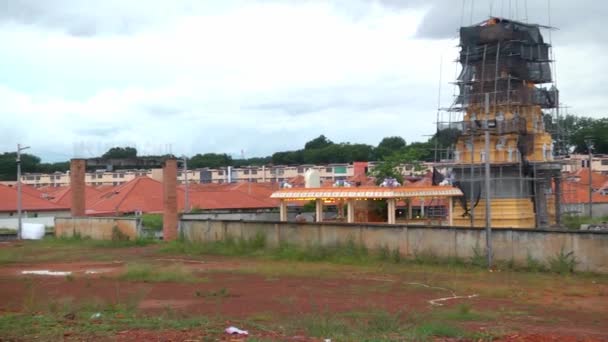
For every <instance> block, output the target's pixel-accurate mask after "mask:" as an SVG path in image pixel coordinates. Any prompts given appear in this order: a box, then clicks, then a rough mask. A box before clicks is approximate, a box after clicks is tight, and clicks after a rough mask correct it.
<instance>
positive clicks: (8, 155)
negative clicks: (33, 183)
mask: <svg viewBox="0 0 608 342" xmlns="http://www.w3.org/2000/svg"><path fill="white" fill-rule="evenodd" d="M21 172H23V173H26V172H40V158H38V157H36V156H34V155H31V154H27V153H24V154H21ZM0 178H1V179H2V180H10V181H14V180H17V153H16V152H4V153H3V154H1V155H0Z"/></svg>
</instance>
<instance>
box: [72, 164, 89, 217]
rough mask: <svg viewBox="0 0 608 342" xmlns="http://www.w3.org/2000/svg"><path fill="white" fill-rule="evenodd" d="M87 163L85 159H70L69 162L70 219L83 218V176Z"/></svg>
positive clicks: (84, 204)
mask: <svg viewBox="0 0 608 342" xmlns="http://www.w3.org/2000/svg"><path fill="white" fill-rule="evenodd" d="M86 166H87V161H86V160H85V159H72V160H71V161H70V189H71V191H72V207H71V208H70V213H71V215H72V217H79V216H85V210H86V203H85V196H84V176H85V174H86Z"/></svg>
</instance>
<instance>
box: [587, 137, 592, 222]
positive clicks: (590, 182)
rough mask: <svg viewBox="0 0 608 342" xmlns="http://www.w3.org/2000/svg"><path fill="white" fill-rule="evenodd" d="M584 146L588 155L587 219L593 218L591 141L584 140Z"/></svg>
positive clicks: (588, 139) (589, 139)
mask: <svg viewBox="0 0 608 342" xmlns="http://www.w3.org/2000/svg"><path fill="white" fill-rule="evenodd" d="M585 144H587V152H588V153H589V165H587V166H588V167H589V217H590V218H591V217H593V182H592V181H591V180H592V177H593V171H592V168H591V162H592V161H593V139H591V138H586V139H585Z"/></svg>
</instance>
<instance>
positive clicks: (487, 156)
mask: <svg viewBox="0 0 608 342" xmlns="http://www.w3.org/2000/svg"><path fill="white" fill-rule="evenodd" d="M485 109H486V120H485V124H484V131H485V132H484V138H485V148H484V155H485V158H484V168H485V177H484V180H485V193H486V248H487V252H488V268H492V208H491V205H492V203H491V199H490V193H491V190H490V127H489V126H488V121H489V120H488V117H489V116H490V93H486V97H485Z"/></svg>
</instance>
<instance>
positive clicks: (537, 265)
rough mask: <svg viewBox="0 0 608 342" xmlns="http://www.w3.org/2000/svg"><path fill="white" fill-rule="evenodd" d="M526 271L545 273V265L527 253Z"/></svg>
mask: <svg viewBox="0 0 608 342" xmlns="http://www.w3.org/2000/svg"><path fill="white" fill-rule="evenodd" d="M526 270H527V271H531V272H542V271H545V270H546V268H545V265H544V264H543V263H542V262H541V261H538V260H536V259H534V257H532V256H531V255H530V254H529V253H528V256H527V257H526Z"/></svg>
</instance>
